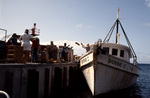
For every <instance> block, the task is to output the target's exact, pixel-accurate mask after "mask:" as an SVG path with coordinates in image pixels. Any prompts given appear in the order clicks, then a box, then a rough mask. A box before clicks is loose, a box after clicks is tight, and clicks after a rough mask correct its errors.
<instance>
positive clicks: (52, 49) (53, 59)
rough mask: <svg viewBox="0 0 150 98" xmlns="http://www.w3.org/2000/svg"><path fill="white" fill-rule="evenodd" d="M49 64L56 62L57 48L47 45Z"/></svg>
mask: <svg viewBox="0 0 150 98" xmlns="http://www.w3.org/2000/svg"><path fill="white" fill-rule="evenodd" d="M47 50H48V56H49V62H58V61H57V55H58V48H57V46H56V45H47Z"/></svg>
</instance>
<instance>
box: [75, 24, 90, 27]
mask: <svg viewBox="0 0 150 98" xmlns="http://www.w3.org/2000/svg"><path fill="white" fill-rule="evenodd" d="M75 27H76V28H92V27H93V26H92V25H83V24H82V23H80V24H77V25H76V26H75Z"/></svg>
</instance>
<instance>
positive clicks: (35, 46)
mask: <svg viewBox="0 0 150 98" xmlns="http://www.w3.org/2000/svg"><path fill="white" fill-rule="evenodd" d="M38 47H39V38H38V37H33V38H32V62H37V52H38Z"/></svg>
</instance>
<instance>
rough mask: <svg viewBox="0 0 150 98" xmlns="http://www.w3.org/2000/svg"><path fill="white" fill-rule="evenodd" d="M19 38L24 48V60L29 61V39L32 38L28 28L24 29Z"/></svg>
mask: <svg viewBox="0 0 150 98" xmlns="http://www.w3.org/2000/svg"><path fill="white" fill-rule="evenodd" d="M20 39H21V40H22V44H21V46H22V47H23V50H24V56H25V60H26V62H28V61H29V51H31V44H30V40H31V39H32V36H31V35H30V34H29V30H28V29H26V30H25V32H24V34H23V35H21V36H20Z"/></svg>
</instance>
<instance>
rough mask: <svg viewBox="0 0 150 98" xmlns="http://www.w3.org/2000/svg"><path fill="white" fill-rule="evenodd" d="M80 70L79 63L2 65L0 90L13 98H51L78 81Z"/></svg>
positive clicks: (1, 97) (0, 96)
mask: <svg viewBox="0 0 150 98" xmlns="http://www.w3.org/2000/svg"><path fill="white" fill-rule="evenodd" d="M78 69H79V64H78V63H60V64H59V63H55V64H53V63H52V64H50V63H42V64H39V63H28V64H21V63H20V64H19V63H12V64H0V90H3V91H5V92H7V93H8V94H9V95H10V97H11V98H49V97H51V96H52V95H53V94H57V93H59V92H61V91H62V90H65V89H67V87H68V86H69V85H71V83H72V82H74V81H76V79H77V72H78ZM0 98H5V97H4V96H2V95H0Z"/></svg>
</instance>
